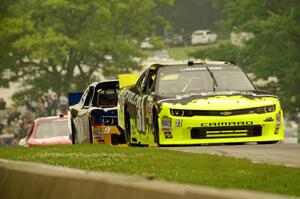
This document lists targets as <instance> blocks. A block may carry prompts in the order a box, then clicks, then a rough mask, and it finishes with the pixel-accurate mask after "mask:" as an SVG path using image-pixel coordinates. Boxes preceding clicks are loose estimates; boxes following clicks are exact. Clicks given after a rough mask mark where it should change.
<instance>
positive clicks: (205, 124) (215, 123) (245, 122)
mask: <svg viewBox="0 0 300 199" xmlns="http://www.w3.org/2000/svg"><path fill="white" fill-rule="evenodd" d="M200 125H201V126H202V127H216V126H245V125H253V122H252V121H238V122H206V123H201V124H200Z"/></svg>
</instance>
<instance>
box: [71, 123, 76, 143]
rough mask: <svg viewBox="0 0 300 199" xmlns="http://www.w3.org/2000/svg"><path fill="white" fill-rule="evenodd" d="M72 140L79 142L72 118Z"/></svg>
mask: <svg viewBox="0 0 300 199" xmlns="http://www.w3.org/2000/svg"><path fill="white" fill-rule="evenodd" d="M71 140H72V144H77V139H76V128H75V124H74V122H73V120H72V119H71Z"/></svg>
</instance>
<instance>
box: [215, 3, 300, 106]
mask: <svg viewBox="0 0 300 199" xmlns="http://www.w3.org/2000/svg"><path fill="white" fill-rule="evenodd" d="M215 5H216V7H217V8H218V9H219V10H220V11H222V12H224V13H225V14H226V15H227V19H226V20H224V21H222V22H221V25H222V26H223V27H226V28H227V29H229V30H233V29H235V30H236V31H240V32H252V33H254V35H255V37H254V38H253V39H251V40H249V41H248V42H246V44H245V45H244V46H242V47H239V48H238V50H237V53H236V56H237V58H236V60H237V64H239V65H240V66H242V67H243V68H246V69H247V70H248V71H251V72H254V73H255V74H256V75H257V76H258V77H262V78H266V77H268V76H276V77H277V78H278V79H279V82H278V89H277V91H278V93H277V94H279V95H280V98H281V101H282V102H283V106H284V107H285V108H287V109H288V110H289V111H299V109H300V93H299V91H300V73H299V69H300V55H299V52H300V45H299V41H300V3H299V1H298V0H259V1H253V0H243V1H240V0H215ZM222 49H223V50H226V48H224V47H222V46H220V49H218V51H220V50H222ZM224 52H225V51H224ZM211 53H212V54H214V52H211Z"/></svg>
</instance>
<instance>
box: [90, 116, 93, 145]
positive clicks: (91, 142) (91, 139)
mask: <svg viewBox="0 0 300 199" xmlns="http://www.w3.org/2000/svg"><path fill="white" fill-rule="evenodd" d="M89 130H90V133H89V138H90V139H89V140H90V144H93V129H92V122H91V120H89Z"/></svg>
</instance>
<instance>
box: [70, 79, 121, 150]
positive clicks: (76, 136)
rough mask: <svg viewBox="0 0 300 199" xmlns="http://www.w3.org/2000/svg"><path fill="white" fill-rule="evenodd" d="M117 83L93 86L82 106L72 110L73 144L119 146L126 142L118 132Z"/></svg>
mask: <svg viewBox="0 0 300 199" xmlns="http://www.w3.org/2000/svg"><path fill="white" fill-rule="evenodd" d="M118 91H119V82H118V80H109V81H102V82H94V83H92V84H90V85H89V86H88V88H87V89H86V90H85V92H84V93H83V95H82V97H81V99H80V100H79V102H78V103H77V104H75V105H73V106H70V107H69V110H70V113H71V126H72V142H73V144H84V143H86V144H97V143H105V144H113V145H115V144H119V143H123V142H124V141H123V140H125V138H123V137H124V135H123V134H122V133H121V132H120V131H119V129H118V128H117V124H118V117H117V98H118Z"/></svg>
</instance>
